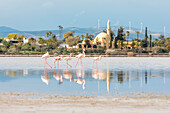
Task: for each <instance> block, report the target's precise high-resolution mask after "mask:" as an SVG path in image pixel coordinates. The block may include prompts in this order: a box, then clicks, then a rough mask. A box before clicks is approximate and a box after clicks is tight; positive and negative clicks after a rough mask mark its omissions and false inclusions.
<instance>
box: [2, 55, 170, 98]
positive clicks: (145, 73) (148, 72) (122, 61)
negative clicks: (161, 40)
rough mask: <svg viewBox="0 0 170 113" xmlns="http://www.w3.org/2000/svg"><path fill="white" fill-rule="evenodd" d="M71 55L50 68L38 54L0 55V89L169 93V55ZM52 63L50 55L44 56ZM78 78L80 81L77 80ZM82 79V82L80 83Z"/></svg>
mask: <svg viewBox="0 0 170 113" xmlns="http://www.w3.org/2000/svg"><path fill="white" fill-rule="evenodd" d="M92 59H93V58H91V57H89V58H84V59H83V68H82V67H81V65H80V64H78V66H77V68H75V64H76V62H77V59H75V58H73V60H72V61H70V62H69V64H70V65H72V66H73V68H70V67H67V66H66V62H65V61H61V62H60V64H59V68H58V69H54V68H53V69H50V68H49V67H48V66H47V65H46V67H45V69H44V63H43V61H41V58H39V57H4V58H0V92H10V91H12V92H13V91H16V92H24V93H37V92H40V93H44V94H64V95H105V96H108V95H117V94H126V93H134V92H135V93H136V92H148V93H160V94H168V95H169V94H170V87H169V86H170V65H169V64H170V58H159V57H158V58H155V57H154V58H149V57H147V58H145V57H143V58H136V57H135V58H134V57H130V58H129V57H128V58H127V57H124V58H118V57H114V58H113V57H112V58H110V57H109V58H106V57H105V58H102V60H101V61H99V62H98V64H97V67H96V64H95V65H94V67H93V63H92V62H93V60H92ZM48 62H49V64H50V65H51V66H52V67H54V64H53V58H50V59H48ZM79 82H80V84H78V83H79ZM83 83H85V85H83Z"/></svg>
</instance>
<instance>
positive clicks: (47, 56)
mask: <svg viewBox="0 0 170 113" xmlns="http://www.w3.org/2000/svg"><path fill="white" fill-rule="evenodd" d="M43 58H44V59H45V60H44V71H45V64H47V65H49V64H48V63H47V58H50V55H49V53H48V51H47V53H45V54H44V55H43V56H42V57H41V59H43ZM49 66H50V65H49ZM50 68H52V67H51V66H50Z"/></svg>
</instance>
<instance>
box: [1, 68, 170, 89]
mask: <svg viewBox="0 0 170 113" xmlns="http://www.w3.org/2000/svg"><path fill="white" fill-rule="evenodd" d="M56 71H57V72H56ZM40 75H41V76H40ZM2 76H3V77H2ZM7 76H8V77H7ZM51 76H53V77H52V78H51ZM14 77H16V79H19V78H23V79H24V80H27V77H28V78H31V79H33V80H34V79H35V78H36V77H37V78H40V77H41V80H42V82H44V83H45V84H47V85H48V84H49V82H51V81H52V80H51V79H55V81H56V80H57V81H59V84H61V83H63V84H61V85H62V88H63V87H64V88H65V89H67V88H68V87H70V89H74V88H75V89H77V88H79V86H81V87H80V88H83V89H84V90H85V89H86V91H89V89H91V91H92V89H93V90H94V91H95V90H97V87H98V92H99V83H100V91H107V92H113V91H114V92H115V91H117V90H121V89H122V87H124V88H125V87H126V88H128V91H131V90H134V88H136V87H138V88H137V89H138V90H140V89H142V90H143V89H145V88H146V89H147V87H152V88H149V89H151V90H153V89H154V88H155V89H156V88H157V87H158V86H156V85H164V86H166V85H169V82H167V81H168V80H169V78H170V71H168V70H166V71H165V70H144V71H143V70H128V71H127V70H126V71H123V70H120V71H114V70H109V69H108V70H99V69H93V70H83V69H81V70H69V69H68V68H67V69H66V70H58V69H57V70H52V69H50V70H47V69H46V70H45V74H44V72H43V70H0V82H1V81H3V80H4V81H5V82H7V81H8V79H9V80H11V78H12V80H13V79H14ZM21 80H22V79H21ZM165 80H166V81H165ZM72 81H74V82H72ZM96 81H97V82H96ZM152 81H154V82H152ZM51 83H52V84H53V82H51ZM75 83H76V84H75ZM87 83H88V85H87ZM143 83H145V84H146V85H145V86H144V87H143ZM148 83H149V85H148ZM155 83H156V85H155ZM78 84H79V85H78ZM152 84H153V85H152ZM2 86H3V85H2ZM4 86H5V85H4ZM52 86H55V85H52ZM164 86H162V87H164ZM103 87H105V88H103ZM7 89H8V88H7ZM135 90H136V89H135ZM159 90H161V89H158V90H157V91H159ZM76 91H77V90H76ZM72 92H74V91H72Z"/></svg>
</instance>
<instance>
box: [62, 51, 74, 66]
mask: <svg viewBox="0 0 170 113" xmlns="http://www.w3.org/2000/svg"><path fill="white" fill-rule="evenodd" d="M72 56H73V53H70V56H69V57H64V60H66V64H67V66H70V67H72V66H71V65H70V64H68V61H69V60H72V58H71V57H72Z"/></svg>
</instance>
